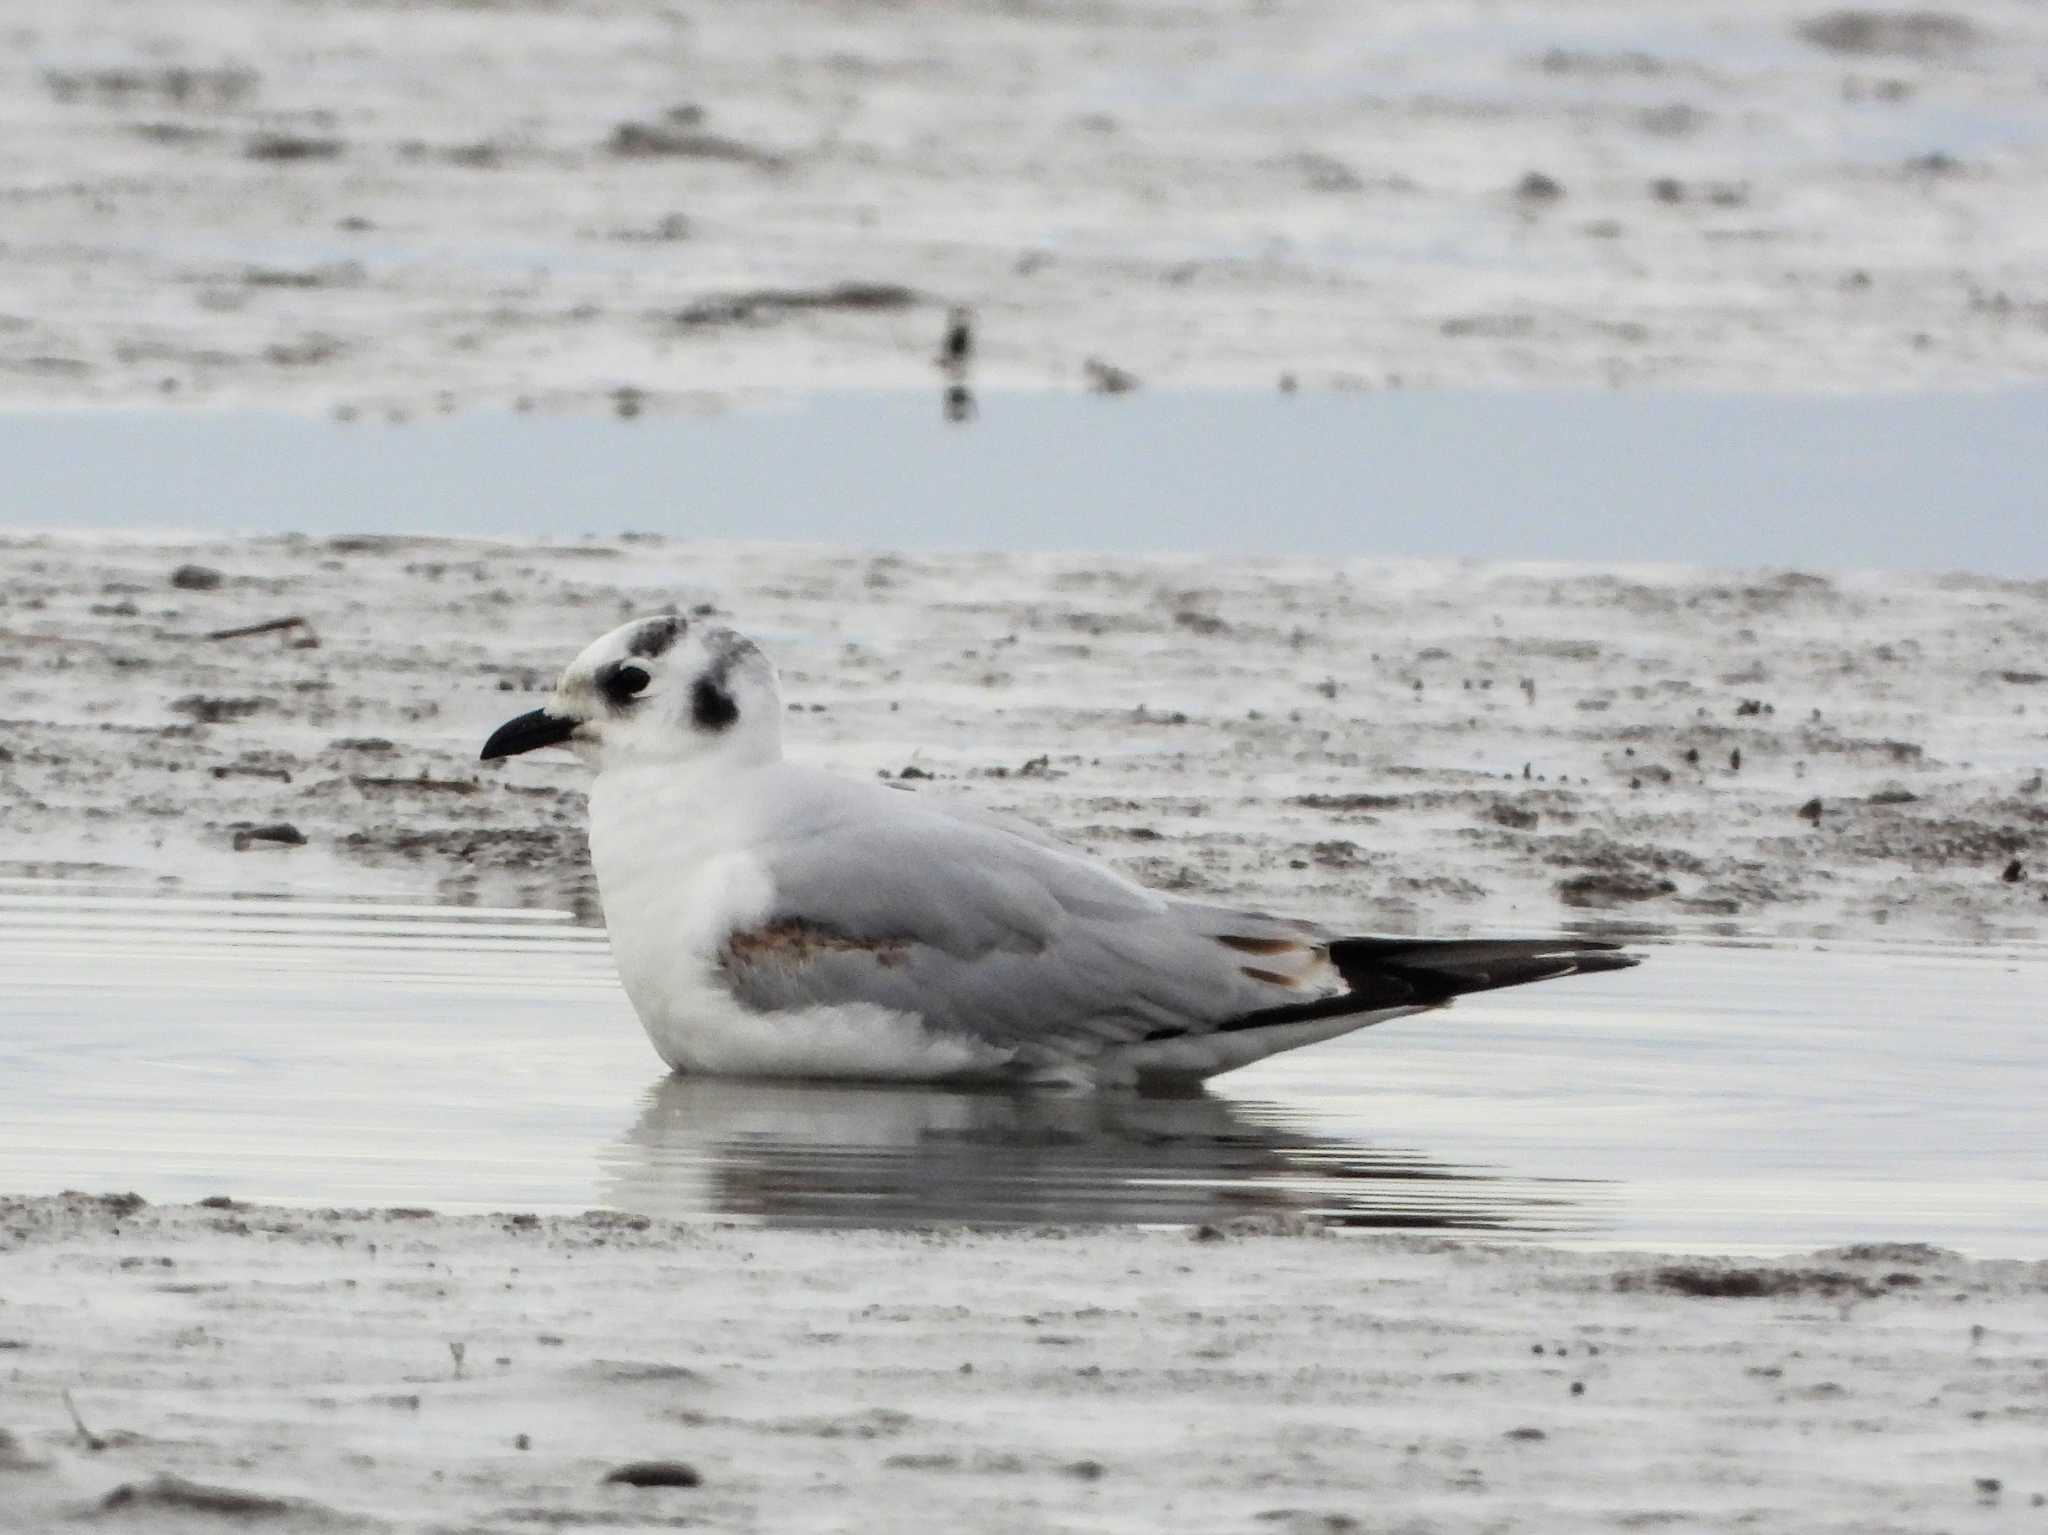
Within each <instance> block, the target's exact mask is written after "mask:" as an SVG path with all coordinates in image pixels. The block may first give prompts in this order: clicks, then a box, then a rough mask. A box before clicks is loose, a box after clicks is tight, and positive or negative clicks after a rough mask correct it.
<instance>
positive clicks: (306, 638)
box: [206, 613, 320, 649]
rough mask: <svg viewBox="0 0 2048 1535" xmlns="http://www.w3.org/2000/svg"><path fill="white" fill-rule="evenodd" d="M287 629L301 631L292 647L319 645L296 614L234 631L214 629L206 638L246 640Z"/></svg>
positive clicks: (311, 631)
mask: <svg viewBox="0 0 2048 1535" xmlns="http://www.w3.org/2000/svg"><path fill="white" fill-rule="evenodd" d="M288 629H298V630H302V631H303V632H302V633H301V634H300V635H299V636H298V637H297V638H296V639H294V640H293V641H292V643H293V644H294V645H297V646H301V647H303V648H305V649H311V648H312V647H313V646H315V645H318V644H319V643H320V641H319V640H318V639H316V638H315V637H314V635H313V626H312V625H311V624H309V623H307V622H306V621H305V619H303V618H301V617H300V616H299V615H298V614H296V613H294V614H292V615H291V616H290V617H288V618H266V619H264V620H263V622H262V623H260V624H243V625H241V626H240V627H238V628H234V629H216V630H214V631H213V632H212V633H211V634H209V635H207V636H206V638H207V639H209V640H240V639H246V638H248V637H249V636H250V635H252V634H281V633H283V632H284V631H286V630H288Z"/></svg>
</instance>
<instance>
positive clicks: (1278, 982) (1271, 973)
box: [1237, 965, 1301, 987]
mask: <svg viewBox="0 0 2048 1535" xmlns="http://www.w3.org/2000/svg"><path fill="white" fill-rule="evenodd" d="M1237 968H1238V969H1239V970H1240V971H1241V972H1243V973H1244V974H1245V975H1248V976H1250V977H1251V978H1252V979H1253V980H1255V981H1264V982H1265V983H1266V984H1267V985H1268V986H1288V987H1295V986H1299V985H1300V984H1301V982H1300V981H1299V980H1297V979H1296V978H1295V977H1293V976H1291V975H1282V974H1281V973H1280V972H1279V971H1277V970H1261V969H1259V968H1257V967H1256V966H1254V965H1239V966H1238V967H1237Z"/></svg>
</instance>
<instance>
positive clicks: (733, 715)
mask: <svg viewBox="0 0 2048 1535" xmlns="http://www.w3.org/2000/svg"><path fill="white" fill-rule="evenodd" d="M782 718H783V703H782V692H781V686H780V683H779V682H778V680H777V677H776V673H775V668H774V667H773V666H772V665H771V664H770V662H769V660H768V658H767V657H766V656H765V655H764V654H763V653H762V651H761V650H760V648H759V647H758V646H756V645H755V644H754V643H753V641H751V640H749V639H747V638H746V637H745V636H743V635H740V634H737V633H735V632H734V631H733V630H731V629H727V628H722V627H718V626H715V625H708V624H704V623H701V622H694V621H692V620H690V619H688V618H686V617H684V616H683V615H680V614H677V613H658V614H654V615H651V616H649V617H645V618H638V619H634V620H632V621H630V622H628V623H625V624H622V625H621V626H620V627H618V628H617V629H614V630H613V631H612V632H611V633H609V634H606V635H604V636H603V637H602V638H600V639H598V640H595V641H593V642H592V643H591V644H590V645H589V646H588V647H587V648H586V649H585V650H584V651H583V652H582V654H580V655H579V656H577V657H576V659H575V660H573V661H571V662H570V663H569V665H568V667H567V668H566V669H565V670H564V671H563V673H562V675H561V679H560V681H558V682H557V683H556V685H555V689H554V692H553V694H552V695H551V696H550V698H549V699H548V701H547V702H546V703H545V704H543V705H542V706H541V707H540V708H538V709H535V710H533V711H531V712H530V713H527V714H522V715H520V716H519V717H518V718H517V719H513V720H509V721H507V722H506V723H505V724H504V725H502V726H501V727H499V729H498V730H497V731H496V732H495V733H493V734H492V736H491V737H490V739H489V740H488V741H487V742H486V743H485V745H484V748H483V754H482V756H483V760H484V761H487V762H488V761H491V760H493V759H496V758H500V757H510V756H514V755H517V754H519V753H522V752H528V751H533V750H536V749H538V748H541V747H548V746H564V747H567V748H568V749H569V750H570V751H571V752H573V753H575V755H576V756H577V757H579V758H581V759H582V760H583V762H585V763H586V764H587V765H589V766H590V767H592V768H594V769H595V770H596V776H595V777H594V779H593V780H592V782H591V786H590V856H591V863H592V866H593V867H594V869H595V871H596V874H597V883H598V893H599V897H600V900H601V902H602V905H603V908H604V917H605V927H606V930H607V932H608V934H609V937H610V940H611V947H612V954H613V957H614V959H615V960H616V962H617V965H618V971H619V979H620V982H621V984H622V985H623V986H624V988H625V991H626V995H627V997H628V998H630V999H631V1001H632V1003H633V1007H634V1010H635V1011H636V1012H637V1013H638V1014H639V1015H640V1021H641V1022H642V1023H643V1024H644V1025H645V1026H646V1029H647V1034H648V1037H649V1039H651V1040H652V1041H653V1044H654V1048H655V1050H656V1052H657V1053H659V1054H660V1056H661V1058H662V1059H663V1060H664V1061H666V1062H667V1063H668V1064H669V1066H670V1067H671V1068H672V1069H673V1070H675V1071H678V1072H683V1073H690V1074H703V1075H711V1076H750V1077H762V1076H766V1077H806V1078H832V1079H871V1080H889V1079H895V1080H913V1081H951V1080H962V1081H976V1080H979V1081H993V1082H1011V1083H1021V1084H1037V1085H1048V1086H1059V1087H1066V1088H1074V1089H1088V1088H1096V1087H1130V1086H1147V1087H1149V1086H1157V1085H1167V1084H1187V1083H1191V1082H1197V1081H1200V1080H1202V1079H1204V1078H1208V1077H1212V1076H1215V1075H1217V1074H1218V1073H1220V1072H1225V1071H1231V1070H1234V1069H1236V1068H1237V1067H1240V1066H1245V1065H1248V1064H1250V1063H1251V1062H1253V1061H1257V1060H1261V1059H1263V1058H1265V1057H1266V1056H1269V1055H1273V1054H1275V1053H1277V1052H1279V1051H1282V1050H1291V1049H1294V1048H1296V1047H1298V1046H1302V1045H1310V1044H1315V1043H1318V1042H1319V1041H1323V1040H1328V1039H1334V1038H1336V1037H1337V1036H1338V1035H1341V1034H1348V1033H1350V1032H1352V1031H1353V1030H1355V1029H1361V1028H1365V1027H1367V1026H1368V1025H1371V1024H1376V1023H1383V1022H1385V1021H1386V1020H1388V1019H1390V1018H1399V1017H1402V1016H1405V1015H1407V1014H1411V1013H1418V1012H1422V1011H1424V1010H1426V1009H1429V1008H1435V1007H1440V1006H1442V1005H1443V1004H1444V1003H1447V1002H1449V1001H1450V1000H1451V999H1452V998H1453V997H1457V996H1461V995H1463V994H1465V993H1467V992H1474V991H1487V990H1491V989H1494V988H1497V987H1502V986H1519V985H1522V984H1524V983H1526V982H1530V981H1542V980H1549V979H1551V978H1553V977H1557V976H1566V975H1579V974H1586V973H1589V972H1593V971H1602V970H1618V969H1622V968H1624V967H1626V966H1629V965H1632V964H1634V963H1635V960H1634V958H1633V957H1632V956H1629V955H1626V954H1623V953H1619V952H1617V951H1616V949H1615V947H1614V946H1613V945H1611V944H1603V943H1595V942H1590V941H1584V940H1578V939H1569V938H1540V939H1462V938H1458V939H1428V938H1407V937H1386V936H1369V935H1364V936H1361V935H1349V934H1346V933H1344V932H1343V931H1342V930H1341V929H1333V928H1329V927H1325V926H1322V925H1319V924H1316V923H1312V922H1303V921H1295V920H1292V919H1289V918H1284V917H1273V916H1267V915H1264V914H1262V913H1259V912H1252V911H1241V910H1238V909H1236V908H1234V907H1229V906H1216V905H1208V904H1204V903H1201V902H1196V901H1188V900H1182V899H1180V898H1178V897H1175V896H1172V895H1168V894H1165V893H1163V892H1160V891H1156V890H1150V889H1147V888H1146V887H1144V886H1142V885H1139V884H1137V883H1135V882H1133V881H1132V880H1130V879H1127V878H1125V877H1124V876H1123V875H1121V874H1119V873H1117V872H1116V871H1114V870H1113V869H1110V868H1108V867H1106V866H1105V865H1103V864H1101V863H1098V862H1096V861H1095V860H1093V859H1091V858H1089V857H1088V856H1087V855H1085V854H1084V853H1082V852H1080V851H1078V850H1077V849H1075V848H1072V847H1070V846H1068V845H1066V844H1064V843H1062V842H1060V841H1059V840H1058V839H1056V838H1054V837H1053V836H1051V835H1050V834H1049V833H1047V832H1045V831H1043V830H1041V829H1040V828H1038V827H1036V826H1034V825H1031V824H1030V823H1028V822H1025V821H1021V820H1016V819H1012V818H1010V817H1007V816H1000V815H995V814H992V813H990V812H987V811H984V810H981V809H978V808H976V807H974V806H972V805H970V804H966V803H962V802H958V801H953V800H949V799H946V798H944V797H941V796H938V795H933V794H925V793H915V792H911V791H909V790H906V789H902V788H898V787H897V786H895V785H893V784H885V783H881V782H861V781H857V780H853V779H846V778H841V777H837V776H835V775H833V774H830V773H826V772H823V771H821V770H819V769H816V768H812V767H808V766H805V765H803V764H800V763H795V762H788V761H785V760H784V759H783V755H782Z"/></svg>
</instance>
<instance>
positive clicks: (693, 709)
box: [690, 677, 740, 730]
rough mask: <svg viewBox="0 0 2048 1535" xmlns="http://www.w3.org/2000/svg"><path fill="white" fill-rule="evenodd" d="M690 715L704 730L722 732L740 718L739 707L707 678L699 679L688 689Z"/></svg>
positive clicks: (730, 696) (729, 695) (722, 689)
mask: <svg viewBox="0 0 2048 1535" xmlns="http://www.w3.org/2000/svg"><path fill="white" fill-rule="evenodd" d="M690 714H691V716H692V717H693V718H695V720H696V721H697V723H698V724H699V725H700V726H702V727H703V728H704V729H706V730H723V729H725V727H726V726H728V725H730V724H731V723H732V722H733V721H734V720H736V719H738V718H739V717H740V706H739V705H738V704H736V703H734V702H733V697H732V694H730V693H728V692H726V690H725V689H724V688H722V687H720V686H719V685H718V684H717V683H715V682H713V681H712V680H711V679H710V678H709V677H699V678H698V679H697V685H696V686H695V687H693V688H691V689H690Z"/></svg>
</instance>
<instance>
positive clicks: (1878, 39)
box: [0, 0, 2048, 416]
mask: <svg viewBox="0 0 2048 1535" xmlns="http://www.w3.org/2000/svg"><path fill="white" fill-rule="evenodd" d="M8 27H9V31H8V33H7V38H8V43H9V46H8V47H7V48H6V49H5V50H0V100H4V101H5V102H6V103H7V106H6V127H7V132H6V133H5V135H0V199H4V203H5V206H6V209H7V239H6V242H5V244H4V246H0V292H4V293H5V294H6V295H7V297H6V299H5V302H4V304H0V401H4V402H10V403H14V404H31V405H37V406H42V405H48V404H51V403H59V402H61V403H78V404H85V403H101V404H104V403H122V404H137V403H142V404H155V403H158V402H169V403H186V402H198V403H202V404H208V405H215V406H221V405H243V406H248V405H261V406H264V407H266V408H276V407H279V406H284V407H295V408H300V409H309V410H317V409H330V410H336V411H340V412H343V413H347V414H353V415H377V416H381V415H384V414H393V415H400V416H402V415H409V414H418V413H420V412H432V411H439V410H448V409H462V408H470V407H477V406H492V407H499V408H503V407H508V406H512V405H515V404H520V405H530V406H533V407H535V408H541V409H550V408H563V409H612V408H615V407H616V408H621V409H627V408H630V409H632V410H636V411H638V410H650V411H653V410H663V409H692V408H703V407H704V406H706V405H711V404H717V403H719V402H724V401H731V400H734V399H739V398H744V397H746V396H747V395H749V394H752V393H756V392H764V391H765V392H774V391H780V390H786V389H789V388H790V387H792V385H793V383H794V382H796V381H800V382H801V385H802V386H803V387H806V388H814V389H815V388H834V387H854V386H872V385H876V384H899V385H900V384H906V383H908V384H922V383H924V382H926V381H928V380H929V379H930V378H931V362H930V359H931V355H932V352H933V349H934V348H935V347H936V345H937V344H938V341H939V338H940V335H941V332H942V328H943V324H944V317H945V311H946V308H947V306H948V305H950V304H955V303H964V304H970V305H973V306H975V307H976V308H977V309H978V311H979V313H980V318H981V325H980V346H979V370H978V372H979V378H980V380H981V381H982V382H983V383H985V384H988V385H990V386H997V385H1019V386H1029V387H1040V386H1047V385H1050V386H1061V387H1076V388H1078V387H1084V386H1085V385H1086V384H1087V383H1088V381H1089V379H1090V377H1091V372H1090V369H1089V367H1088V364H1089V362H1090V360H1091V359H1100V360H1102V361H1104V362H1107V363H1109V364H1111V365H1114V366H1116V367H1119V368H1122V369H1124V370H1127V371H1130V372H1133V373H1135V374H1136V375H1137V376H1138V377H1139V378H1140V379H1142V380H1144V381H1145V382H1146V383H1148V384H1161V385H1176V386H1191V385H1218V384H1228V385H1236V386H1255V387H1270V386H1272V385H1274V384H1275V383H1276V382H1277V381H1278V380H1279V379H1280V378H1281V376H1282V375H1283V374H1286V375H1291V376H1293V377H1294V378H1296V379H1298V380H1299V381H1300V384H1301V386H1302V387H1304V388H1386V387H1393V386H1397V385H1407V386H1432V385H1447V384H1474V383H1484V384H1529V383H1546V384H1562V383H1577V384H1593V385H1600V386H1605V385H1610V384H1629V385H1635V384H1643V383H1663V384H1683V385H1691V386H1699V385H1705V386H1710V387H1733V388H1744V389H1756V388H1791V389H1844V388H1900V387H1930V386H1954V385H1960V384H1981V383H1987V382H1993V381H1997V380H2011V379H2019V378H2036V377H2039V376H2040V375H2041V374H2042V372H2043V370H2044V368H2048V328H2044V326H2043V324H2042V319H2043V315H2044V310H2048V292H2044V290H2043V287H2042V284H2041V275H2040V274H2041V270H2042V262H2043V258H2044V253H2048V216H2044V213H2043V210H2044V209H2048V105H2044V99H2043V97H2042V94H2041V90H2040V82H2039V79H2038V73H2039V69H2038V61H2039V60H2040V58H2041V57H2042V55H2043V51H2044V49H2048V18H2044V16H2043V15H2042V13H2041V11H2040V9H2039V8H2038V7H2035V6H2029V5H2024V4H2013V3H2001V0H1967V3H1960V0H1952V3H1946V4H1943V5H1942V6H1941V7H1940V8H1939V10H1938V11H1927V10H1913V9H1912V8H1909V7H1897V8H1889V9H1887V8H1876V9H1857V8H1839V7H1833V6H1830V5H1826V4H1821V3H1809V0H1709V3H1700V0H1657V3H1645V4H1639V5H1631V6H1627V7H1616V6H1612V5H1606V4H1597V3H1588V0H1549V3H1546V4H1543V5H1540V6H1519V7H1516V8H1515V10H1514V12H1513V14H1512V15H1509V14H1506V13H1503V12H1502V11H1501V10H1500V8H1499V7H1497V6H1494V5H1490V4H1485V3H1481V0H1426V3H1420V4H1404V5H1402V6H1399V7H1392V8H1390V7H1384V6H1362V5H1357V4H1352V3H1349V0H1286V3H1273V4H1256V5H1250V6H1247V5H1243V4H1235V3H1226V0H1184V3H1179V4H1174V5H1170V6H1163V5H1153V4H1127V3H1119V0H1111V3H1095V4H1089V5H1085V6H1051V5H1041V4H1006V5H983V4H969V5H954V6H944V7H934V6H876V5H860V6H847V5H835V4H822V3H816V0H760V3H754V4H749V5H747V6H745V7H743V8H740V9H737V10H736V9H734V8H732V7H729V6H720V5H710V4H700V3H686V4H665V5H640V4H616V3H610V0H506V3H489V4H480V3H476V0H437V3H422V4H410V5H403V6H395V5H387V4H381V3H375V0H321V3H301V4H294V5H290V6H283V7H278V6H254V5H249V4H245V3H239V0H159V3H156V4H152V5H149V6H146V7H142V6H108V5H83V4H79V3H76V0H14V3H13V4H12V5H10V7H9V13H8ZM1094 376H1095V377H1097V378H1100V377H1101V376H1102V375H1101V374H1100V373H1099V372H1098V373H1096V374H1095V375H1094Z"/></svg>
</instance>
